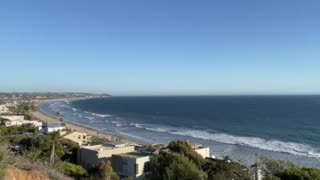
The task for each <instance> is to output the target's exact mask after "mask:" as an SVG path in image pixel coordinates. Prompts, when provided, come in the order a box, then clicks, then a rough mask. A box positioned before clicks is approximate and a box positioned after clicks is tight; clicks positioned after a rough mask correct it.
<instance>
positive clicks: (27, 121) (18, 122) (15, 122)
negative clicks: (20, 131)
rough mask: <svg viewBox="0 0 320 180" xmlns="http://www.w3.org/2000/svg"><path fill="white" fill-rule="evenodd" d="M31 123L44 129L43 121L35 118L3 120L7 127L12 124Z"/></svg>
mask: <svg viewBox="0 0 320 180" xmlns="http://www.w3.org/2000/svg"><path fill="white" fill-rule="evenodd" d="M27 124H30V125H32V126H33V127H36V128H38V130H40V129H42V122H39V121H34V120H12V121H11V120H7V121H4V122H3V125H4V126H6V127H10V126H22V125H27Z"/></svg>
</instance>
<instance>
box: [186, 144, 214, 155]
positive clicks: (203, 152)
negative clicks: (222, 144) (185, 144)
mask: <svg viewBox="0 0 320 180" xmlns="http://www.w3.org/2000/svg"><path fill="white" fill-rule="evenodd" d="M189 145H190V146H191V148H192V149H193V150H194V151H195V152H197V153H198V154H200V156H202V157H203V158H210V157H211V156H210V148H209V147H203V146H202V145H201V144H191V143H189Z"/></svg>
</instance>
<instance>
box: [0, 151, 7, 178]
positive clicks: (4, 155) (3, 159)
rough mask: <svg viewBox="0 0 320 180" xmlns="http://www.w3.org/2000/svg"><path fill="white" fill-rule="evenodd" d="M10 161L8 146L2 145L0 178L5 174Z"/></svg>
mask: <svg viewBox="0 0 320 180" xmlns="http://www.w3.org/2000/svg"><path fill="white" fill-rule="evenodd" d="M7 163H8V152H7V150H6V148H5V147H4V146H3V145H2V146H1V147H0V180H2V178H4V176H5V168H6V167H7Z"/></svg>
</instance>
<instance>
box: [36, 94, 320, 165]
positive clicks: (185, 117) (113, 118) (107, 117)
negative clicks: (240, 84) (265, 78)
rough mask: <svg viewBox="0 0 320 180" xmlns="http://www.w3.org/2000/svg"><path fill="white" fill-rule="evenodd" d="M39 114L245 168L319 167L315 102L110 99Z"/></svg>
mask: <svg viewBox="0 0 320 180" xmlns="http://www.w3.org/2000/svg"><path fill="white" fill-rule="evenodd" d="M40 110H41V111H42V112H44V113H46V114H48V115H51V116H56V114H57V112H60V113H62V116H61V117H62V118H63V119H64V120H65V121H67V122H71V123H75V124H79V125H82V126H86V127H90V128H92V129H96V130H97V131H101V132H107V133H111V134H114V135H119V136H122V137H125V138H128V139H131V140H136V141H140V142H145V143H163V144H166V143H168V142H170V141H172V140H184V141H190V142H194V143H200V144H203V145H205V146H210V148H211V153H212V154H213V155H214V156H216V157H218V158H223V157H226V156H228V157H230V158H231V159H233V160H235V161H238V162H240V163H242V164H244V165H247V166H249V165H251V164H253V163H254V162H255V161H256V155H258V156H265V157H271V158H274V159H280V160H290V161H292V162H294V163H296V164H298V165H301V166H308V167H320V96H178V97H174V96H170V97H111V98H100V99H86V100H76V101H55V102H50V103H45V104H42V105H41V107H40Z"/></svg>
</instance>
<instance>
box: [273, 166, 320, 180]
mask: <svg viewBox="0 0 320 180" xmlns="http://www.w3.org/2000/svg"><path fill="white" fill-rule="evenodd" d="M276 176H277V177H279V178H280V179H289V180H291V179H292V180H320V170H319V169H314V168H294V169H287V170H285V171H283V172H280V173H279V174H277V175H276Z"/></svg>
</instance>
